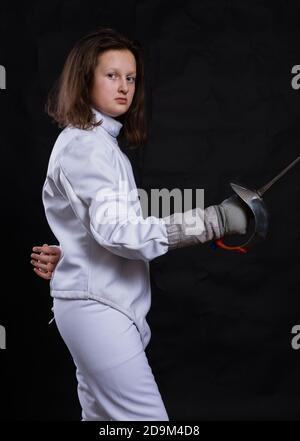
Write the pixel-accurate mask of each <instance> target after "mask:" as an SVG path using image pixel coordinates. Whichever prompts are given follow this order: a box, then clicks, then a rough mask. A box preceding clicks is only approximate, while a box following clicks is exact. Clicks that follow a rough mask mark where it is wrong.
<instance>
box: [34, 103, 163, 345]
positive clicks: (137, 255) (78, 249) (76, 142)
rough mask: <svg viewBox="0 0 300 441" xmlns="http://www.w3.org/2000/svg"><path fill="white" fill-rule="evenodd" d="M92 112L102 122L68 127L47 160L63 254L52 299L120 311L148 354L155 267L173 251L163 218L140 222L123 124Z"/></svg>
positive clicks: (51, 216)
mask: <svg viewBox="0 0 300 441" xmlns="http://www.w3.org/2000/svg"><path fill="white" fill-rule="evenodd" d="M93 112H94V113H95V115H96V120H97V121H99V120H103V122H102V124H101V125H100V126H98V127H95V128H94V129H92V130H80V129H77V128H74V127H71V126H69V127H67V128H65V129H64V130H63V131H62V132H61V133H60V135H59V136H58V138H57V140H56V142H55V145H54V147H53V150H52V153H51V156H50V160H49V166H48V170H47V176H46V180H45V183H44V186H43V193H42V198H43V204H44V208H45V214H46V218H47V221H48V223H49V226H50V228H51V230H52V232H53V234H54V235H55V236H56V238H57V240H58V242H59V244H60V247H61V252H62V255H61V259H60V260H59V262H58V264H57V266H56V268H55V271H54V274H53V277H52V279H51V281H50V294H51V296H52V297H58V298H70V299H94V300H97V301H99V302H103V303H105V304H107V305H110V306H112V307H113V308H116V309H118V310H119V311H121V312H122V313H124V314H126V315H127V316H128V317H130V318H131V319H132V320H133V321H134V323H135V324H136V326H137V328H138V330H139V332H140V335H141V340H142V342H143V346H144V348H145V347H146V346H147V344H148V342H149V340H150V337H151V332H150V328H149V326H148V324H147V322H146V315H147V313H148V311H149V308H150V305H151V291H150V277H149V261H150V260H152V259H154V258H156V257H158V256H160V255H163V254H165V253H166V252H167V251H168V249H169V242H168V234H167V229H166V225H165V222H164V220H163V219H162V218H161V219H159V218H154V217H153V216H150V217H147V218H145V219H144V218H143V216H142V211H141V205H140V201H139V198H138V193H137V187H136V183H135V179H134V175H133V172H132V167H131V164H130V161H129V159H128V157H127V156H126V155H125V154H124V153H123V152H122V151H121V150H120V148H119V146H118V142H117V139H116V137H117V135H118V134H119V131H120V129H121V127H122V124H121V123H120V122H119V121H117V120H115V119H114V118H112V117H110V116H107V115H104V114H102V113H100V112H98V111H97V110H95V109H93ZM128 194H130V197H128Z"/></svg>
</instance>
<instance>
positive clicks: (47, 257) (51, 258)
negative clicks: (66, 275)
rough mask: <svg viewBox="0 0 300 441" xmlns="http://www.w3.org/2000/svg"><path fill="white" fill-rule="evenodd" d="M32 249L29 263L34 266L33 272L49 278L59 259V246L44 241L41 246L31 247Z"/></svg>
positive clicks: (43, 277)
mask: <svg viewBox="0 0 300 441" xmlns="http://www.w3.org/2000/svg"><path fill="white" fill-rule="evenodd" d="M32 250H33V253H32V254H31V261H30V263H31V264H32V265H33V266H34V268H33V270H34V272H35V273H36V274H37V275H38V276H39V277H41V278H42V279H46V280H50V279H51V277H52V274H53V271H54V270H55V267H56V265H57V262H58V261H59V259H60V255H61V251H60V248H59V247H55V246H49V245H47V244H46V243H45V244H44V245H43V246H42V247H41V246H35V247H33V248H32Z"/></svg>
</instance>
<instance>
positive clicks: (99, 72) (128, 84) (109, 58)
mask: <svg viewBox="0 0 300 441" xmlns="http://www.w3.org/2000/svg"><path fill="white" fill-rule="evenodd" d="M135 78H136V62H135V57H134V55H133V54H132V52H130V51H129V50H127V49H124V50H115V49H113V50H107V51H106V52H104V53H102V54H100V55H99V57H98V64H97V66H96V68H95V71H94V79H93V84H92V88H91V92H90V98H91V102H92V105H93V106H94V107H95V108H96V109H98V110H100V112H102V113H104V114H106V115H109V116H112V117H117V116H119V115H122V114H123V113H125V112H126V111H127V110H128V109H129V107H130V105H131V103H132V100H133V95H134V91H135ZM118 98H123V99H124V100H118Z"/></svg>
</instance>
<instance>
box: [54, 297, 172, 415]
mask: <svg viewBox="0 0 300 441" xmlns="http://www.w3.org/2000/svg"><path fill="white" fill-rule="evenodd" d="M54 315H55V322H56V324H57V326H58V329H59V332H60V334H61V336H62V338H63V339H64V341H65V343H66V345H67V346H68V348H69V350H70V352H71V355H72V357H73V360H74V363H75V365H76V367H77V371H76V375H77V379H78V396H79V400H80V403H81V407H82V420H84V421H110V420H112V421H139V420H140V421H146V420H153V421H160V420H163V421H168V415H167V412H166V409H165V406H164V404H163V401H162V399H161V395H160V392H159V390H158V387H157V384H156V382H155V379H154V376H153V373H152V370H151V368H150V366H149V364H148V360H147V357H146V354H145V351H144V348H143V345H142V342H141V338H140V335H139V332H138V330H137V328H136V326H135V324H134V323H133V321H132V320H131V319H130V318H128V317H127V316H126V315H124V314H122V313H120V312H119V311H118V310H116V309H114V308H112V307H110V306H108V305H105V304H103V303H100V302H97V301H95V300H78V299H77V300H69V299H54Z"/></svg>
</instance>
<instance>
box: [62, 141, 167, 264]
mask: <svg viewBox="0 0 300 441" xmlns="http://www.w3.org/2000/svg"><path fill="white" fill-rule="evenodd" d="M59 166H60V167H59V168H60V171H59V179H60V185H62V186H63V187H64V190H65V193H66V194H67V197H68V199H69V201H70V203H71V205H72V208H73V210H74V211H75V213H76V215H77V216H78V217H79V218H80V219H81V221H82V223H83V224H84V226H85V228H86V229H87V231H88V232H89V233H90V234H91V235H92V236H93V237H94V239H95V240H96V241H97V242H98V243H99V244H100V245H101V246H103V247H104V248H106V249H107V250H109V251H111V252H112V253H114V254H117V255H119V256H122V257H125V258H128V259H139V260H145V261H150V260H152V259H154V258H155V257H158V256H160V255H162V254H165V253H166V252H167V251H168V248H169V247H168V235H167V230H166V225H165V222H164V221H163V219H159V218H156V217H154V216H150V217H147V218H145V219H144V218H143V216H142V212H141V205H140V201H139V198H138V195H137V191H136V192H135V194H132V192H130V194H129V192H128V190H127V189H126V181H125V182H122V181H121V180H120V176H118V173H117V170H116V164H115V156H114V152H113V151H112V148H111V147H110V146H109V145H106V144H105V143H101V141H100V142H99V139H98V138H97V139H95V138H93V137H92V135H90V136H87V137H77V138H75V139H73V140H72V141H71V142H70V143H69V144H68V145H67V146H66V148H65V150H64V152H63V154H62V155H61V156H60V158H59ZM137 213H138V214H137Z"/></svg>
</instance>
